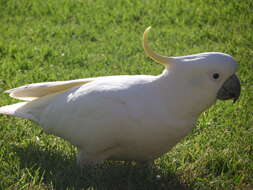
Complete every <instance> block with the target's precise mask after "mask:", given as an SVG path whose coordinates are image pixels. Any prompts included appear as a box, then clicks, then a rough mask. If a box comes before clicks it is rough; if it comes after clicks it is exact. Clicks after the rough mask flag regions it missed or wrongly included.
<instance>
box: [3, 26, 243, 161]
mask: <svg viewBox="0 0 253 190" xmlns="http://www.w3.org/2000/svg"><path fill="white" fill-rule="evenodd" d="M149 30H150V27H149V28H147V29H146V31H145V32H144V35H143V46H144V50H145V52H146V53H147V55H148V56H149V57H151V58H152V59H153V60H154V61H156V62H158V63H161V64H163V65H164V66H165V70H164V71H163V73H162V74H160V75H158V76H150V75H132V76H129V75H126V76H106V77H98V78H87V79H79V80H71V81H60V82H47V83H35V84H29V85H25V86H21V87H19V88H14V89H11V90H8V91H6V92H7V93H9V94H10V96H11V97H13V98H16V99H20V100H24V101H25V102H21V103H17V104H13V105H8V106H4V107H1V108H0V113H2V114H7V115H12V116H17V117H22V118H26V119H30V120H32V121H34V122H36V123H38V124H40V125H41V126H42V127H43V129H44V130H45V132H47V133H52V134H55V135H57V136H59V137H62V138H63V139H65V140H67V141H69V142H71V143H72V144H73V145H75V146H76V147H78V150H79V152H78V155H77V161H78V163H79V164H80V165H91V164H97V163H101V162H103V161H104V160H126V161H139V162H145V161H152V160H153V159H155V158H157V157H159V156H160V155H162V154H164V153H166V152H168V151H169V150H170V149H171V148H172V147H173V146H174V145H175V144H176V143H178V142H179V141H180V139H182V138H183V137H184V136H186V135H187V133H189V132H190V131H191V130H192V128H193V127H194V126H195V123H196V120H197V118H198V117H199V115H200V114H201V113H202V112H203V111H204V110H206V109H207V108H209V107H210V106H211V105H213V104H214V103H215V102H216V100H217V99H221V100H226V99H234V100H236V99H238V97H239V95H240V82H239V79H238V78H237V77H236V75H235V72H236V67H237V66H236V61H235V60H234V59H233V58H232V57H231V56H229V55H227V54H224V53H217V52H209V53H200V54H195V55H189V56H180V57H166V56H160V55H158V54H156V53H155V52H153V51H152V50H151V48H150V47H149V46H148V43H147V40H148V39H147V35H148V32H149Z"/></svg>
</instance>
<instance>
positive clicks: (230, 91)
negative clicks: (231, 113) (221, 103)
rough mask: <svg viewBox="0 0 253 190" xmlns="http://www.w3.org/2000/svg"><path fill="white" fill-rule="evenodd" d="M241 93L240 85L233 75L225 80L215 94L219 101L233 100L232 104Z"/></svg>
mask: <svg viewBox="0 0 253 190" xmlns="http://www.w3.org/2000/svg"><path fill="white" fill-rule="evenodd" d="M240 93H241V84H240V80H239V79H238V77H237V76H236V75H235V74H234V75H232V76H231V77H230V78H229V79H227V80H226V81H225V82H224V84H223V85H222V87H221V88H220V90H219V91H218V93H217V98H218V99H220V100H229V99H233V100H234V102H236V100H237V99H238V98H239V96H240Z"/></svg>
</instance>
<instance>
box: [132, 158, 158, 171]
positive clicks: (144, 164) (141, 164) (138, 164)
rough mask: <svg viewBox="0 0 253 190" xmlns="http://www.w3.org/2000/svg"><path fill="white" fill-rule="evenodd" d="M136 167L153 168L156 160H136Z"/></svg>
mask: <svg viewBox="0 0 253 190" xmlns="http://www.w3.org/2000/svg"><path fill="white" fill-rule="evenodd" d="M136 167H137V168H148V169H149V170H152V169H153V167H154V160H147V161H139V162H136Z"/></svg>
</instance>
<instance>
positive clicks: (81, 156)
mask: <svg viewBox="0 0 253 190" xmlns="http://www.w3.org/2000/svg"><path fill="white" fill-rule="evenodd" d="M76 161H77V165H78V166H79V167H80V169H81V170H82V172H84V170H86V171H87V170H92V169H95V167H96V165H98V164H101V163H103V161H104V159H102V158H100V157H99V156H92V155H88V154H87V153H85V152H84V151H82V150H79V151H78V153H77V157H76Z"/></svg>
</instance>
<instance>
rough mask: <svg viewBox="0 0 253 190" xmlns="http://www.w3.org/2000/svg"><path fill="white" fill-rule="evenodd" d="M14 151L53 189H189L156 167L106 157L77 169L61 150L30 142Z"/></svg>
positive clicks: (23, 165)
mask: <svg viewBox="0 0 253 190" xmlns="http://www.w3.org/2000/svg"><path fill="white" fill-rule="evenodd" d="M14 151H15V152H16V154H17V156H19V157H20V164H21V167H22V168H28V169H29V171H30V172H31V174H35V172H38V171H39V175H40V176H43V181H42V182H43V183H44V184H45V185H46V186H49V187H50V186H53V188H54V189H59V190H65V189H98V190H100V189H112V190H113V189H123V190H124V189H166V190H189V188H186V187H185V186H184V185H182V184H181V183H180V182H179V180H178V178H177V176H176V175H175V174H173V173H169V174H162V173H161V170H159V169H153V170H150V169H147V168H143V169H140V168H132V169H131V168H130V167H129V166H127V165H126V164H124V163H123V162H109V161H108V162H106V163H105V164H103V165H101V166H99V167H98V168H95V169H88V170H84V171H81V170H80V169H79V168H78V167H77V166H76V161H75V158H74V155H73V156H70V157H67V156H65V155H62V153H61V152H57V151H54V152H51V151H48V150H42V149H41V148H40V147H39V146H36V145H32V144H31V145H29V146H28V147H26V148H20V147H14ZM38 169H39V170H38ZM130 172H131V175H130ZM158 175H159V177H157V176H158Z"/></svg>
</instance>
